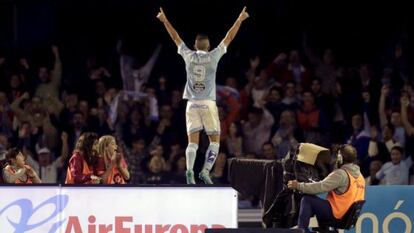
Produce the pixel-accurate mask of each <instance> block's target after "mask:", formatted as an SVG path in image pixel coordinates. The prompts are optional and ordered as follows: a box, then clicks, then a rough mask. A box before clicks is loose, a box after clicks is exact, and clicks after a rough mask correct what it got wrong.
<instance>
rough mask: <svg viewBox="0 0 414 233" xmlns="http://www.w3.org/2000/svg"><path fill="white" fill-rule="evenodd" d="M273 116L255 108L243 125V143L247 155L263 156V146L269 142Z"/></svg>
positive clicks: (263, 109)
mask: <svg viewBox="0 0 414 233" xmlns="http://www.w3.org/2000/svg"><path fill="white" fill-rule="evenodd" d="M273 123H274V120H273V116H272V115H270V113H269V111H267V109H265V108H256V107H253V108H251V110H250V111H249V114H248V121H247V122H245V123H244V124H243V135H244V136H243V143H244V145H243V146H244V150H245V151H246V152H247V153H255V154H261V149H262V148H261V147H262V146H261V145H263V143H265V142H266V141H268V140H269V138H270V133H271V127H272V125H273Z"/></svg>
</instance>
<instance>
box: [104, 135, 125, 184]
mask: <svg viewBox="0 0 414 233" xmlns="http://www.w3.org/2000/svg"><path fill="white" fill-rule="evenodd" d="M97 148H98V154H99V158H101V161H102V160H103V168H102V167H101V168H100V169H99V171H98V175H99V176H101V178H102V180H103V182H104V183H105V184H125V183H126V181H128V180H129V178H130V174H129V171H128V165H127V163H126V162H125V159H124V156H123V154H122V153H120V152H119V151H122V150H120V149H118V145H117V143H116V141H115V138H114V137H113V136H110V135H104V136H102V137H100V138H99V140H98V145H97ZM117 149H118V151H117ZM101 166H102V165H101Z"/></svg>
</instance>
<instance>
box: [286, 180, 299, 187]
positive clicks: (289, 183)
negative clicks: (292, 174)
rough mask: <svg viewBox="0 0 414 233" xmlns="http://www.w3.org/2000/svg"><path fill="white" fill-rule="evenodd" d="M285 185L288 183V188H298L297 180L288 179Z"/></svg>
mask: <svg viewBox="0 0 414 233" xmlns="http://www.w3.org/2000/svg"><path fill="white" fill-rule="evenodd" d="M287 185H288V188H290V189H298V188H299V182H298V181H297V180H289V181H288V184H287Z"/></svg>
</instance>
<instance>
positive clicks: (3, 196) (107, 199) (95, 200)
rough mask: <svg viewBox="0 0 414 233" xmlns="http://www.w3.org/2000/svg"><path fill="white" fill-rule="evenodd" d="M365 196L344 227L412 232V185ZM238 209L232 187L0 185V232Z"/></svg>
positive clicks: (226, 220) (184, 217)
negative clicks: (356, 216)
mask: <svg viewBox="0 0 414 233" xmlns="http://www.w3.org/2000/svg"><path fill="white" fill-rule="evenodd" d="M366 200H367V201H366V203H365V205H364V207H363V210H362V213H361V216H360V217H359V219H358V222H357V224H356V227H355V229H352V230H349V231H345V232H352V233H369V232H373V233H377V232H381V233H394V232H398V233H411V232H413V221H414V186H369V187H367V191H366ZM237 212H238V211H237V192H236V191H234V190H233V189H232V188H231V187H220V186H123V187H119V186H115V187H114V186H53V185H34V186H0V232H1V233H13V232H16V233H202V232H204V230H205V229H207V228H236V227H237V226H238V215H237V214H238V213H237ZM257 221H261V218H260V214H258V215H257Z"/></svg>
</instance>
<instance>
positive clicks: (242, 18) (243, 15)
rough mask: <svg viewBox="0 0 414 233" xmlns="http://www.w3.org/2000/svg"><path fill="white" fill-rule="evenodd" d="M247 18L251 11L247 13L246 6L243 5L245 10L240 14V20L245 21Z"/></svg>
mask: <svg viewBox="0 0 414 233" xmlns="http://www.w3.org/2000/svg"><path fill="white" fill-rule="evenodd" d="M247 18H249V13H247V11H246V7H243V10H242V11H241V12H240V15H239V20H241V21H244V20H245V19H247Z"/></svg>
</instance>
